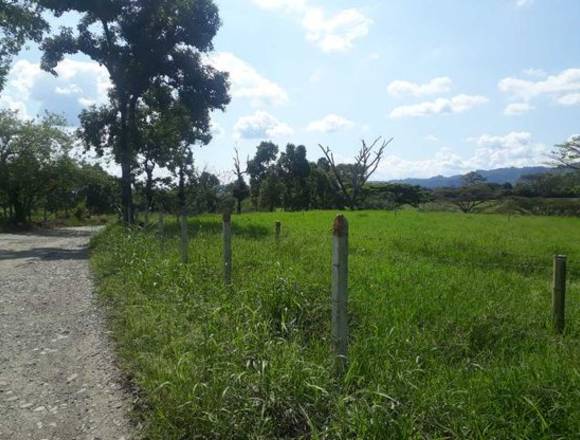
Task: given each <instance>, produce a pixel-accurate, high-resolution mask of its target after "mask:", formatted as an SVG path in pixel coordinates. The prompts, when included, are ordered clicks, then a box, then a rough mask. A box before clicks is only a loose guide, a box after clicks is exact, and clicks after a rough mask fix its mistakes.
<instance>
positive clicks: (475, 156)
mask: <svg viewBox="0 0 580 440" xmlns="http://www.w3.org/2000/svg"><path fill="white" fill-rule="evenodd" d="M216 4H217V5H218V6H219V7H220V14H221V17H222V21H223V26H222V28H221V30H220V32H219V33H218V35H217V38H216V41H215V51H214V52H213V53H212V54H210V55H209V57H208V62H210V63H211V64H212V65H213V66H215V67H217V68H219V69H222V70H226V71H228V72H230V74H231V82H232V88H231V94H232V98H233V99H232V103H231V104H230V106H228V108H227V109H226V112H225V113H216V114H215V116H214V118H213V121H214V140H213V141H212V142H211V143H210V145H208V146H207V147H204V148H203V149H201V150H199V149H197V148H195V159H196V163H197V165H198V167H199V168H200V169H204V168H207V169H208V170H209V171H211V172H214V173H216V174H218V175H220V176H222V177H223V176H227V175H228V174H229V170H230V169H231V168H232V159H231V158H232V154H233V150H234V147H235V146H236V145H237V146H238V147H239V149H240V155H241V157H242V158H244V159H245V157H246V156H248V155H253V153H254V151H255V147H256V146H257V145H258V144H259V143H260V142H261V141H263V140H272V141H273V142H275V143H276V144H278V145H279V146H280V147H281V148H283V147H284V146H285V145H286V144H287V143H294V144H297V145H299V144H302V145H305V146H306V147H307V149H308V157H309V159H310V160H313V161H314V160H316V159H317V158H318V157H320V156H321V153H320V152H319V149H318V144H323V145H325V146H326V145H328V146H330V147H331V148H333V149H334V151H335V153H336V156H337V159H338V160H339V161H341V162H347V161H349V160H350V159H351V157H352V156H353V154H354V152H355V151H356V150H357V149H358V147H359V142H360V139H362V138H365V139H367V140H369V139H374V138H376V137H378V136H379V135H382V136H384V137H387V138H390V137H394V138H395V141H394V143H393V144H392V146H391V147H389V150H388V153H387V154H386V157H385V159H384V161H383V163H382V164H381V166H380V168H379V170H378V172H377V175H376V176H375V177H374V179H373V180H401V179H406V178H429V177H434V176H438V175H442V176H445V177H450V176H454V175H458V174H464V173H466V172H469V171H472V170H477V169H485V170H490V169H497V168H505V167H518V168H519V167H523V166H545V165H546V161H547V159H548V154H549V153H550V151H551V150H552V147H553V145H554V144H557V143H561V142H564V141H566V140H567V139H569V138H570V137H571V136H573V135H575V134H577V133H578V132H580V128H578V125H577V121H578V119H579V116H580V64H579V63H577V62H573V61H571V60H572V59H574V58H578V56H579V55H580V41H578V40H579V39H580V37H579V36H578V35H577V32H576V33H575V26H576V21H575V19H574V18H575V17H578V16H580V4H579V3H578V2H575V1H573V0H560V1H558V2H557V6H556V7H554V2H547V1H546V0H492V1H490V2H486V4H485V5H482V4H477V5H473V4H469V5H467V4H466V3H464V2H461V3H459V2H457V1H454V0H444V1H438V2H435V1H428V2H420V1H418V0H413V1H403V0H396V1H392V2H389V4H388V5H387V4H384V2H380V1H377V0H361V1H359V0H357V1H349V2H347V1H345V0H342V1H336V2H329V1H322V0H319V1H315V0H294V1H293V0H234V1H232V0H230V1H228V2H226V1H225V0H218V1H216ZM73 19H74V17H71V16H70V15H69V16H64V17H63V18H61V19H59V20H52V24H53V26H56V25H58V24H69V23H70V22H72V21H73ZM240 35H243V37H242V38H240ZM489 35H493V36H494V38H489ZM264 36H269V38H264ZM530 48H533V50H530ZM39 59H40V52H39V50H38V49H37V48H36V47H35V46H34V45H31V47H30V48H29V49H28V50H26V51H23V52H22V53H21V54H20V55H19V56H18V57H17V58H16V59H15V62H14V65H13V67H12V70H11V73H10V76H9V78H8V82H7V86H6V88H5V90H4V92H3V93H2V96H1V98H0V106H2V107H3V108H12V109H19V110H20V113H21V114H22V115H23V116H24V117H31V116H33V115H36V114H40V113H41V112H43V111H44V110H48V111H53V112H56V113H63V114H65V116H66V117H67V119H68V121H69V123H70V124H71V125H73V126H74V125H75V124H76V123H78V118H77V115H78V113H79V112H80V110H81V109H82V108H83V107H86V106H87V105H90V104H91V103H99V102H103V101H104V100H105V99H106V89H107V86H108V81H109V80H108V75H107V74H106V72H104V68H102V67H99V66H98V65H96V64H95V63H93V62H91V61H90V60H88V59H87V58H86V57H83V56H71V57H67V59H66V60H65V61H64V62H62V63H61V64H60V65H59V67H58V69H57V70H58V72H59V75H60V76H59V77H58V78H53V77H51V76H50V75H48V74H47V73H44V72H41V71H40V70H39V67H38V62H39ZM296 60H298V63H297V62H296ZM109 169H110V170H112V171H113V172H114V171H115V168H114V167H113V168H109Z"/></svg>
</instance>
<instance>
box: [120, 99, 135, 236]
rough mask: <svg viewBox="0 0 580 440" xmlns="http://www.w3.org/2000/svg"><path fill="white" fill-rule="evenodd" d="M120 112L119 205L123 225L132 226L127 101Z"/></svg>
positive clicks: (123, 101)
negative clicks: (120, 206) (121, 211)
mask: <svg viewBox="0 0 580 440" xmlns="http://www.w3.org/2000/svg"><path fill="white" fill-rule="evenodd" d="M120 111H121V136H120V138H119V149H120V150H121V151H120V161H121V205H122V210H123V223H124V224H125V225H131V224H133V212H132V211H133V191H132V188H131V183H132V182H131V150H130V149H131V146H130V144H131V142H130V139H129V134H128V125H129V124H128V123H127V114H128V112H129V109H128V105H127V99H126V98H123V99H122V100H121V104H120Z"/></svg>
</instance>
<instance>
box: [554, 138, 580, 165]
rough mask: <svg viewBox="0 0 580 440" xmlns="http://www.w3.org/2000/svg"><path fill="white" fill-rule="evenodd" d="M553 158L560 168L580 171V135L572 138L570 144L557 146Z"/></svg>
mask: <svg viewBox="0 0 580 440" xmlns="http://www.w3.org/2000/svg"><path fill="white" fill-rule="evenodd" d="M552 157H553V158H554V160H555V162H556V164H557V165H558V166H560V167H563V168H572V169H573V170H580V135H576V136H572V137H571V138H570V139H569V140H568V142H566V143H564V144H560V145H556V147H555V150H554V152H553V154H552Z"/></svg>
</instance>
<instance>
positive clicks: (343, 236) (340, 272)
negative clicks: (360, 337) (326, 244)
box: [332, 215, 348, 376]
mask: <svg viewBox="0 0 580 440" xmlns="http://www.w3.org/2000/svg"><path fill="white" fill-rule="evenodd" d="M332 232H333V240H332V343H333V347H334V355H335V365H336V373H337V375H338V376H341V375H342V374H344V372H345V371H346V368H347V363H348V309H347V307H348V221H347V220H346V218H345V217H344V216H342V215H339V216H337V217H336V219H335V220H334V226H333V231H332Z"/></svg>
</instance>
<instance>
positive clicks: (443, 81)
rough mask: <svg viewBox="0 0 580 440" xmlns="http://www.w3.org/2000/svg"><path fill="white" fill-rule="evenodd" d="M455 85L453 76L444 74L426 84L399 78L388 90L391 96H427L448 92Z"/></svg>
mask: <svg viewBox="0 0 580 440" xmlns="http://www.w3.org/2000/svg"><path fill="white" fill-rule="evenodd" d="M452 87H453V81H452V80H451V78H449V77H446V76H442V77H438V78H433V79H432V80H431V81H429V82H427V83H425V84H418V83H414V82H410V81H402V80H397V81H393V82H391V83H390V84H389V86H388V88H387V91H388V92H389V95H391V96H397V97H398V96H404V95H411V96H417V97H419V96H426V95H440V94H442V93H447V92H449V91H450V90H451V88H452Z"/></svg>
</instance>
